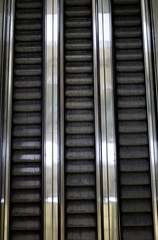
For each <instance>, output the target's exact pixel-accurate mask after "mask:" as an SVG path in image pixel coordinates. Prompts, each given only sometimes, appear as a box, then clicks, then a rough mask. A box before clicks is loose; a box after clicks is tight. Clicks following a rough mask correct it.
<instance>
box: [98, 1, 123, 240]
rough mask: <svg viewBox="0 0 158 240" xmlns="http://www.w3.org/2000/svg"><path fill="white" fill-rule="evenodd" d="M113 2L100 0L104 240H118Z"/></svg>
mask: <svg viewBox="0 0 158 240" xmlns="http://www.w3.org/2000/svg"><path fill="white" fill-rule="evenodd" d="M111 18H112V16H111V2H110V0H108V1H106V0H98V24H99V59H100V101H101V135H102V140H101V141H102V185H103V225H104V226H103V232H104V239H106V240H107V239H108V240H117V239H118V238H119V231H118V226H119V218H118V196H117V166H116V136H115V122H114V119H115V116H114V86H113V61H112V60H113V58H112V19H111Z"/></svg>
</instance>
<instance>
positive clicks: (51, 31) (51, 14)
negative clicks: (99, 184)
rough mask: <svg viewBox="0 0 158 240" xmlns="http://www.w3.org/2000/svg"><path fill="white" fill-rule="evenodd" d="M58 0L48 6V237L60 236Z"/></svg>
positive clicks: (45, 225)
mask: <svg viewBox="0 0 158 240" xmlns="http://www.w3.org/2000/svg"><path fill="white" fill-rule="evenodd" d="M57 13H58V2H57V1H53V2H52V1H51V0H47V1H46V6H45V90H44V94H45V100H44V102H45V106H44V108H45V109H44V113H45V114H44V117H45V119H44V239H45V240H48V239H49V240H52V239H54V240H55V239H58V90H57V89H58V14H57Z"/></svg>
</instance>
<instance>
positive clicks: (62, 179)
mask: <svg viewBox="0 0 158 240" xmlns="http://www.w3.org/2000/svg"><path fill="white" fill-rule="evenodd" d="M64 160H65V156H64V1H63V0H60V239H61V240H64V239H65V164H64Z"/></svg>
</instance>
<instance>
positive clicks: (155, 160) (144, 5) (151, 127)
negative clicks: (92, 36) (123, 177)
mask: <svg viewBox="0 0 158 240" xmlns="http://www.w3.org/2000/svg"><path fill="white" fill-rule="evenodd" d="M141 10H142V25H143V26H142V27H143V43H144V44H143V47H144V65H145V67H144V69H145V81H146V101H147V117H148V136H149V152H150V172H151V186H152V189H151V191H152V202H153V223H154V237H155V240H156V239H158V212H157V199H158V191H157V178H158V175H157V174H158V170H157V169H158V150H157V136H156V116H155V104H154V81H153V72H152V52H151V51H152V47H151V29H150V26H151V25H150V16H149V6H148V1H147V0H141Z"/></svg>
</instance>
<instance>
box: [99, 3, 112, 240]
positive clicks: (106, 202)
mask: <svg viewBox="0 0 158 240" xmlns="http://www.w3.org/2000/svg"><path fill="white" fill-rule="evenodd" d="M103 34H104V30H103V2H102V0H98V38H99V39H98V42H99V73H100V104H101V107H100V109H101V146H102V151H101V157H102V192H103V237H104V239H106V240H109V239H110V236H109V234H110V233H109V231H110V229H109V193H108V162H107V142H106V95H105V93H106V92H105V89H106V87H105V75H104V37H103Z"/></svg>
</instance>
